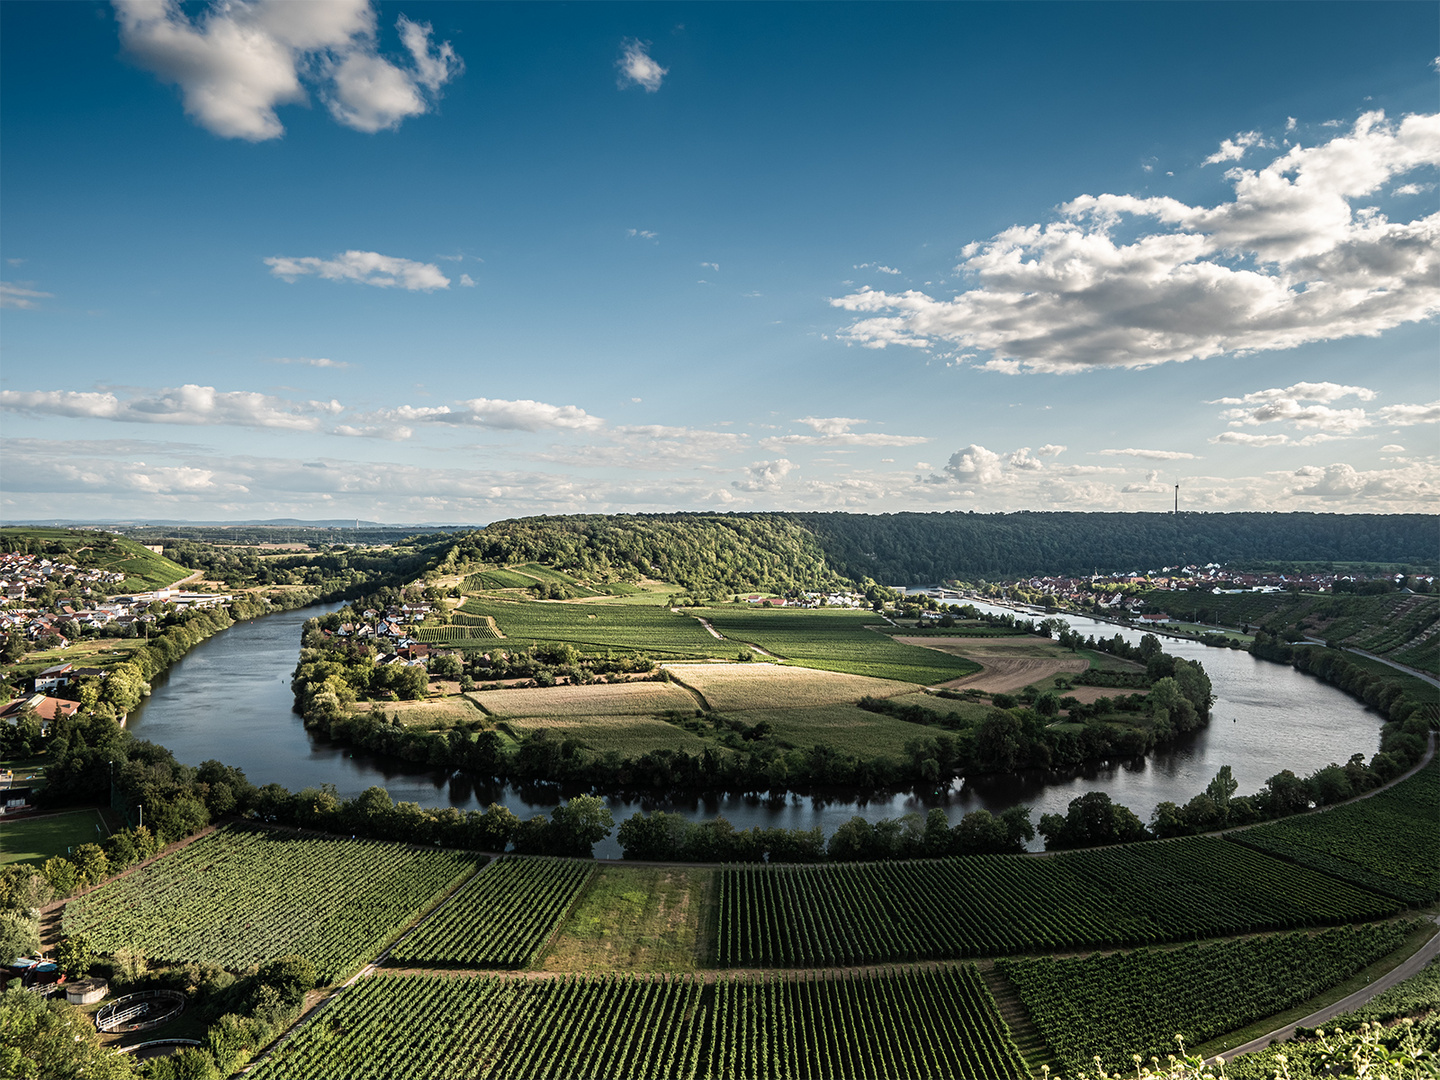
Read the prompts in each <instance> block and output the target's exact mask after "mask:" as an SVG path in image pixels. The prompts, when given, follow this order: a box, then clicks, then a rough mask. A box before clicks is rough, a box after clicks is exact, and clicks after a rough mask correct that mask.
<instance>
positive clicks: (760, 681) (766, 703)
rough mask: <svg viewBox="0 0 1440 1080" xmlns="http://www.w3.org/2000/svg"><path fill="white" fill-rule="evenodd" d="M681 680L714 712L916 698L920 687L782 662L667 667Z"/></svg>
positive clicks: (674, 665) (672, 665) (794, 707)
mask: <svg viewBox="0 0 1440 1080" xmlns="http://www.w3.org/2000/svg"><path fill="white" fill-rule="evenodd" d="M665 670H667V671H668V672H670V674H671V675H672V676H674V678H675V679H676V680H678V681H679V682H682V683H684V684H685V685H686V686H688V687H690V688H692V689H693V690H695V691H697V692H698V693H700V694H701V695H702V696H703V697H704V698H705V700H706V701H707V702H708V703H709V704H710V707H711V708H712V709H718V710H720V711H722V712H724V711H737V712H739V711H745V712H748V711H751V710H754V709H805V708H813V707H815V706H819V705H839V704H843V703H847V702H855V701H859V700H860V699H861V698H862V697H865V696H867V695H869V696H870V697H896V696H898V695H900V694H912V693H914V692H915V687H914V686H912V685H910V684H909V683H902V682H895V681H894V680H891V679H872V678H869V677H867V676H864V675H845V674H843V673H841V672H838V671H821V670H818V669H816V668H802V667H782V666H781V665H779V664H757V663H749V664H666V665H665Z"/></svg>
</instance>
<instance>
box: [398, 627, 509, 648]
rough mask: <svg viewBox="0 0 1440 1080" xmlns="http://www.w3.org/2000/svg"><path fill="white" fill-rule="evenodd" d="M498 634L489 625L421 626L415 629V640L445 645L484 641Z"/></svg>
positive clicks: (496, 636)
mask: <svg viewBox="0 0 1440 1080" xmlns="http://www.w3.org/2000/svg"><path fill="white" fill-rule="evenodd" d="M499 636H500V635H499V634H497V633H496V632H495V631H494V630H493V629H491V628H490V627H489V626H422V627H419V628H418V629H417V630H416V631H415V639H416V640H417V641H425V642H431V643H434V644H445V645H460V644H464V643H466V642H470V641H479V642H485V641H490V640H493V639H495V638H498V637H499Z"/></svg>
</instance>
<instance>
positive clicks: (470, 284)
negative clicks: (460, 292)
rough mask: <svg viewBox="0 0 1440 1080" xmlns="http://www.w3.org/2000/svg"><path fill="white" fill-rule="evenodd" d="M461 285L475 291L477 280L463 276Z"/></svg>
mask: <svg viewBox="0 0 1440 1080" xmlns="http://www.w3.org/2000/svg"><path fill="white" fill-rule="evenodd" d="M460 284H461V285H463V286H464V287H465V288H467V289H473V288H475V279H474V278H472V277H471V276H470V275H469V274H461V275H460Z"/></svg>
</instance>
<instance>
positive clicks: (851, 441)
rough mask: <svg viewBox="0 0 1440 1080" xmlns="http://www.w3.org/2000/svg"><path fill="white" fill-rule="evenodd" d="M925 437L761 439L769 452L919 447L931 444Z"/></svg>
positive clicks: (865, 434) (850, 434) (867, 434)
mask: <svg viewBox="0 0 1440 1080" xmlns="http://www.w3.org/2000/svg"><path fill="white" fill-rule="evenodd" d="M929 441H930V439H929V438H928V437H927V436H925V435H886V434H884V433H882V432H879V431H840V432H835V433H834V434H830V435H773V436H771V437H770V438H768V439H761V440H760V445H761V446H763V447H764V448H765V449H767V450H776V449H779V448H781V447H785V446H918V445H919V444H920V443H925V442H929Z"/></svg>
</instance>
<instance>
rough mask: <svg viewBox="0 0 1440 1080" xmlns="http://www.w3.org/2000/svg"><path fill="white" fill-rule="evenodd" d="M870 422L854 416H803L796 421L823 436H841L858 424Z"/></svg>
mask: <svg viewBox="0 0 1440 1080" xmlns="http://www.w3.org/2000/svg"><path fill="white" fill-rule="evenodd" d="M869 422H870V421H868V420H860V419H857V418H856V417H853V416H802V417H801V418H800V419H799V420H796V421H795V423H797V424H805V425H807V426H808V427H812V428H814V429H815V430H816V431H818V432H819V433H820V434H821V435H841V434H843V433H845V432H847V431H849V430H850V429H851V428H852V427H854V426H855V425H856V424H868V423H869Z"/></svg>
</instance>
